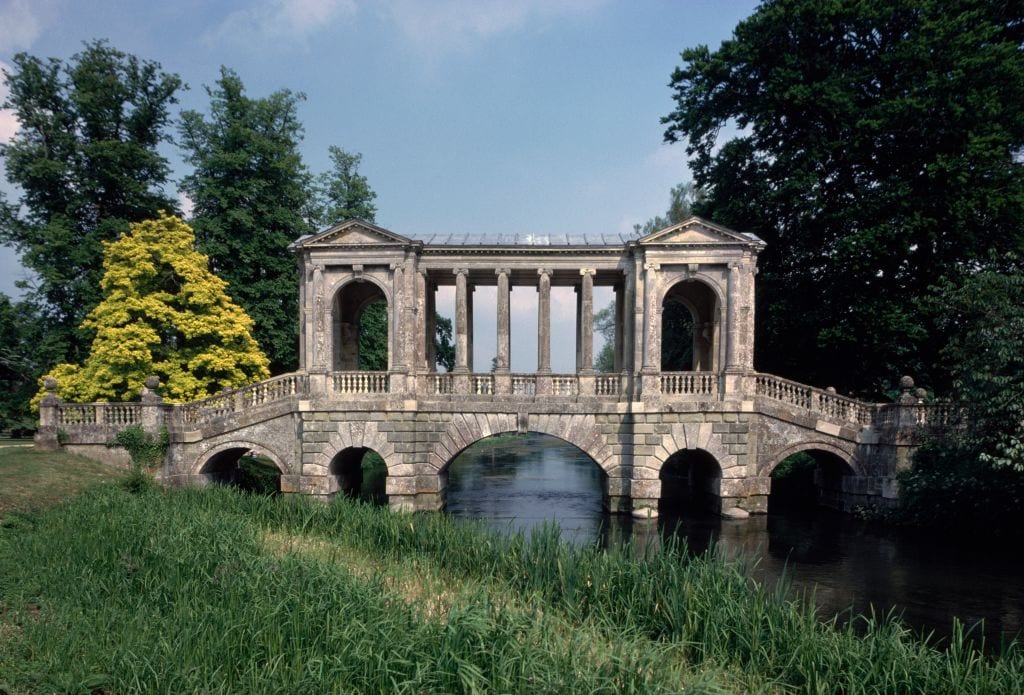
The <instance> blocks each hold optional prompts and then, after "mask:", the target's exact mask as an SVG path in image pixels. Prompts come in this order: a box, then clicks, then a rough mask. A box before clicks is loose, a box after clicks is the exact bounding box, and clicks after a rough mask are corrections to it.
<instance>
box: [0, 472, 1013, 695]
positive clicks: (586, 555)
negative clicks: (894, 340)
mask: <svg viewBox="0 0 1024 695" xmlns="http://www.w3.org/2000/svg"><path fill="white" fill-rule="evenodd" d="M138 529H146V533H144V534H140V533H139V532H138ZM83 576H86V577H89V578H90V581H80V578H81V577H83ZM0 601H2V602H3V604H4V609H5V610H4V611H3V612H0V630H3V633H4V634H5V636H7V637H8V640H7V643H6V644H5V649H4V650H2V651H0V681H2V682H4V683H5V687H7V688H8V689H10V690H13V691H17V692H22V691H25V692H35V691H46V692H49V691H59V692H73V691H78V690H86V689H88V688H86V687H85V684H88V685H89V688H91V689H100V688H102V689H105V690H110V691H117V692H120V691H124V690H138V691H146V692H148V691H154V690H162V689H167V686H168V684H173V687H174V688H175V689H176V690H180V691H183V692H192V691H208V692H238V691H246V692H320V691H324V690H330V689H338V688H340V689H344V690H353V691H359V692H383V691H387V692H531V691H537V692H541V691H543V692H548V691H567V692H570V691H571V692H575V691H587V692H636V693H639V692H644V693H648V692H651V693H653V692H679V691H680V690H684V689H685V690H686V691H690V690H691V689H692V690H694V691H697V692H716V691H735V692H761V691H769V692H774V691H780V692H808V693H814V692H830V693H832V692H842V693H847V694H849V695H856V694H858V693H876V692H894V691H898V692H920V693H930V692H934V693H948V692H974V693H982V692H1020V691H1021V689H1022V687H1024V655H1022V654H1021V651H1020V648H1019V646H1018V647H1010V648H1008V649H1007V650H1006V652H1005V653H1004V654H1003V655H1000V656H994V657H991V658H988V657H985V656H983V655H982V654H981V653H980V652H978V651H977V650H976V649H975V648H973V647H972V645H971V643H970V642H969V641H968V640H967V639H966V638H965V636H964V630H963V628H962V626H961V627H959V628H958V629H955V630H954V636H953V638H952V640H951V643H950V645H949V647H948V648H947V649H937V648H934V647H932V646H929V645H927V644H923V643H922V642H921V641H919V640H917V639H915V638H914V637H913V636H912V635H911V634H910V633H909V631H908V630H906V629H905V628H904V627H903V626H901V625H900V624H899V622H897V621H896V620H895V619H891V618H882V619H879V618H857V619H854V620H851V621H849V622H848V623H847V624H846V625H845V626H842V627H840V626H837V625H836V624H834V623H825V624H823V623H822V622H821V621H820V620H819V617H818V616H817V615H815V612H814V610H813V607H812V606H809V605H806V604H804V603H802V602H800V601H790V600H787V599H785V598H784V597H783V596H782V594H781V592H777V591H774V590H770V589H768V588H766V587H764V586H761V585H759V584H757V583H756V582H752V581H751V580H750V578H749V577H748V576H747V575H746V574H745V573H744V571H743V567H742V566H741V565H740V564H739V563H737V562H733V561H729V560H726V559H724V558H722V557H715V556H706V557H701V558H694V557H688V556H687V554H686V553H685V550H684V549H682V548H678V547H673V546H669V547H651V548H648V549H646V550H645V551H644V552H637V551H636V550H635V549H633V548H629V547H622V546H612V547H610V548H608V549H601V548H598V547H594V546H590V547H583V548H574V547H572V546H569V545H567V544H565V543H560V542H559V541H558V531H557V529H554V528H550V527H549V528H547V529H543V530H539V531H536V532H534V533H533V534H532V535H531V536H529V537H527V536H524V535H521V534H514V535H510V536H508V535H506V536H502V535H497V534H493V533H487V532H485V531H484V530H482V529H481V528H480V527H475V526H472V525H459V524H455V523H453V522H452V520H451V519H448V518H446V517H444V516H443V515H425V516H414V517H410V516H408V515H396V514H393V513H391V512H389V511H388V510H387V509H381V508H377V507H373V506H370V505H366V504H360V503H353V502H349V501H348V500H345V499H337V500H336V501H335V502H334V503H332V504H330V505H325V504H318V503H315V502H312V501H310V500H307V499H288V498H268V497H259V496H255V495H243V494H238V493H237V492H235V491H232V490H229V489H225V488H220V487H219V486H211V487H207V488H204V489H186V490H177V491H151V492H148V493H145V494H143V495H138V496H130V495H126V494H124V493H123V492H122V491H120V490H117V489H112V488H108V489H105V490H96V491H93V492H91V493H87V494H86V495H84V496H82V497H79V498H78V499H76V500H74V501H73V502H71V503H70V504H67V505H65V506H63V507H61V508H59V509H55V510H51V511H50V512H48V513H45V514H40V515H36V516H34V517H32V519H31V523H25V524H22V525H20V526H18V527H15V528H9V529H5V533H3V534H0ZM39 606H43V607H44V610H45V618H46V619H45V620H40V619H39V617H38V612H39ZM169 607H170V608H172V609H169ZM338 616H344V619H338ZM186 633H187V634H189V635H190V639H188V640H177V641H174V640H167V639H165V638H164V637H165V636H166V635H168V634H186ZM225 654H230V655H231V659H230V660H228V661H227V662H226V661H225V659H224V655H225ZM289 655H300V656H301V658H297V659H292V658H289ZM311 664H312V665H313V667H312V668H311V667H310V665H311ZM424 664H430V665H431V667H430V668H424V666H423V665H424ZM96 674H104V675H102V676H97V675H96Z"/></svg>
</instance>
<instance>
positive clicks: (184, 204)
mask: <svg viewBox="0 0 1024 695" xmlns="http://www.w3.org/2000/svg"><path fill="white" fill-rule="evenodd" d="M178 207H179V208H181V217H182V219H185V220H188V219H191V218H192V213H193V212H194V211H195V208H196V204H195V203H194V202H192V199H191V198H189V197H188V193H186V192H185V191H178Z"/></svg>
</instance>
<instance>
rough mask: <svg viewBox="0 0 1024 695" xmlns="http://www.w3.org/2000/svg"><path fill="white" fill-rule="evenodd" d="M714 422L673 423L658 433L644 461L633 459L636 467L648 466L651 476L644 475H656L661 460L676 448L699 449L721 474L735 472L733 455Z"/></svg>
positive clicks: (669, 456)
mask: <svg viewBox="0 0 1024 695" xmlns="http://www.w3.org/2000/svg"><path fill="white" fill-rule="evenodd" d="M714 429H715V428H714V423H710V422H676V423H673V424H672V425H671V426H670V427H669V431H668V433H666V434H664V435H662V438H661V444H659V445H658V446H655V447H654V453H652V454H651V455H650V456H648V457H647V460H646V461H637V462H636V467H637V468H647V469H650V470H651V472H652V473H653V475H650V474H649V475H647V476H644V477H653V478H657V477H658V474H659V473H660V471H661V467H662V465H664V463H665V461H667V460H668V459H669V458H671V457H672V456H673V455H674V454H676V453H677V452H679V451H687V450H691V451H692V450H697V449H700V450H702V451H705V452H706V453H708V454H709V455H710V456H711V457H712V458H713V459H715V462H716V463H717V464H718V467H719V468H721V469H722V474H723V477H733V476H729V475H728V473H732V474H734V475H735V474H738V473H739V471H737V470H736V469H737V468H738V465H737V460H736V455H735V454H732V453H729V448H728V445H726V444H723V443H722V435H721V434H719V433H716V432H715V431H714Z"/></svg>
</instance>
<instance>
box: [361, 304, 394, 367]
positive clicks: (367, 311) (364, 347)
mask: <svg viewBox="0 0 1024 695" xmlns="http://www.w3.org/2000/svg"><path fill="white" fill-rule="evenodd" d="M359 368H360V369H363V370H367V371H371V372H372V371H386V370H387V368H388V304H387V302H385V301H383V300H381V301H376V302H372V303H370V304H368V305H367V306H366V307H365V308H364V309H363V311H362V313H360V314H359Z"/></svg>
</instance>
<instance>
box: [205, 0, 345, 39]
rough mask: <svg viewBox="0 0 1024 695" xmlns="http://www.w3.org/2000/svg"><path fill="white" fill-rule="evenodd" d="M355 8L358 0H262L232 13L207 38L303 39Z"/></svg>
mask: <svg viewBox="0 0 1024 695" xmlns="http://www.w3.org/2000/svg"><path fill="white" fill-rule="evenodd" d="M355 12H356V2H355V0H259V1H258V2H256V3H255V4H253V5H252V6H251V7H247V8H245V9H242V10H237V11H235V12H232V13H231V14H229V15H228V16H227V17H226V18H225V19H224V21H223V22H221V23H220V25H219V26H218V27H217V28H216V29H214V30H213V31H212V32H210V33H208V34H207V35H206V36H205V39H206V40H207V41H208V42H210V43H218V42H221V41H224V40H231V39H233V40H236V41H250V40H252V39H253V38H267V37H274V38H285V39H294V40H302V39H305V38H306V37H307V36H309V35H310V34H313V33H315V32H317V31H320V30H322V29H325V28H327V27H328V26H329V25H330V24H331V23H332V22H333V21H334V20H336V19H337V18H339V17H341V16H350V15H353V14H355Z"/></svg>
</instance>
